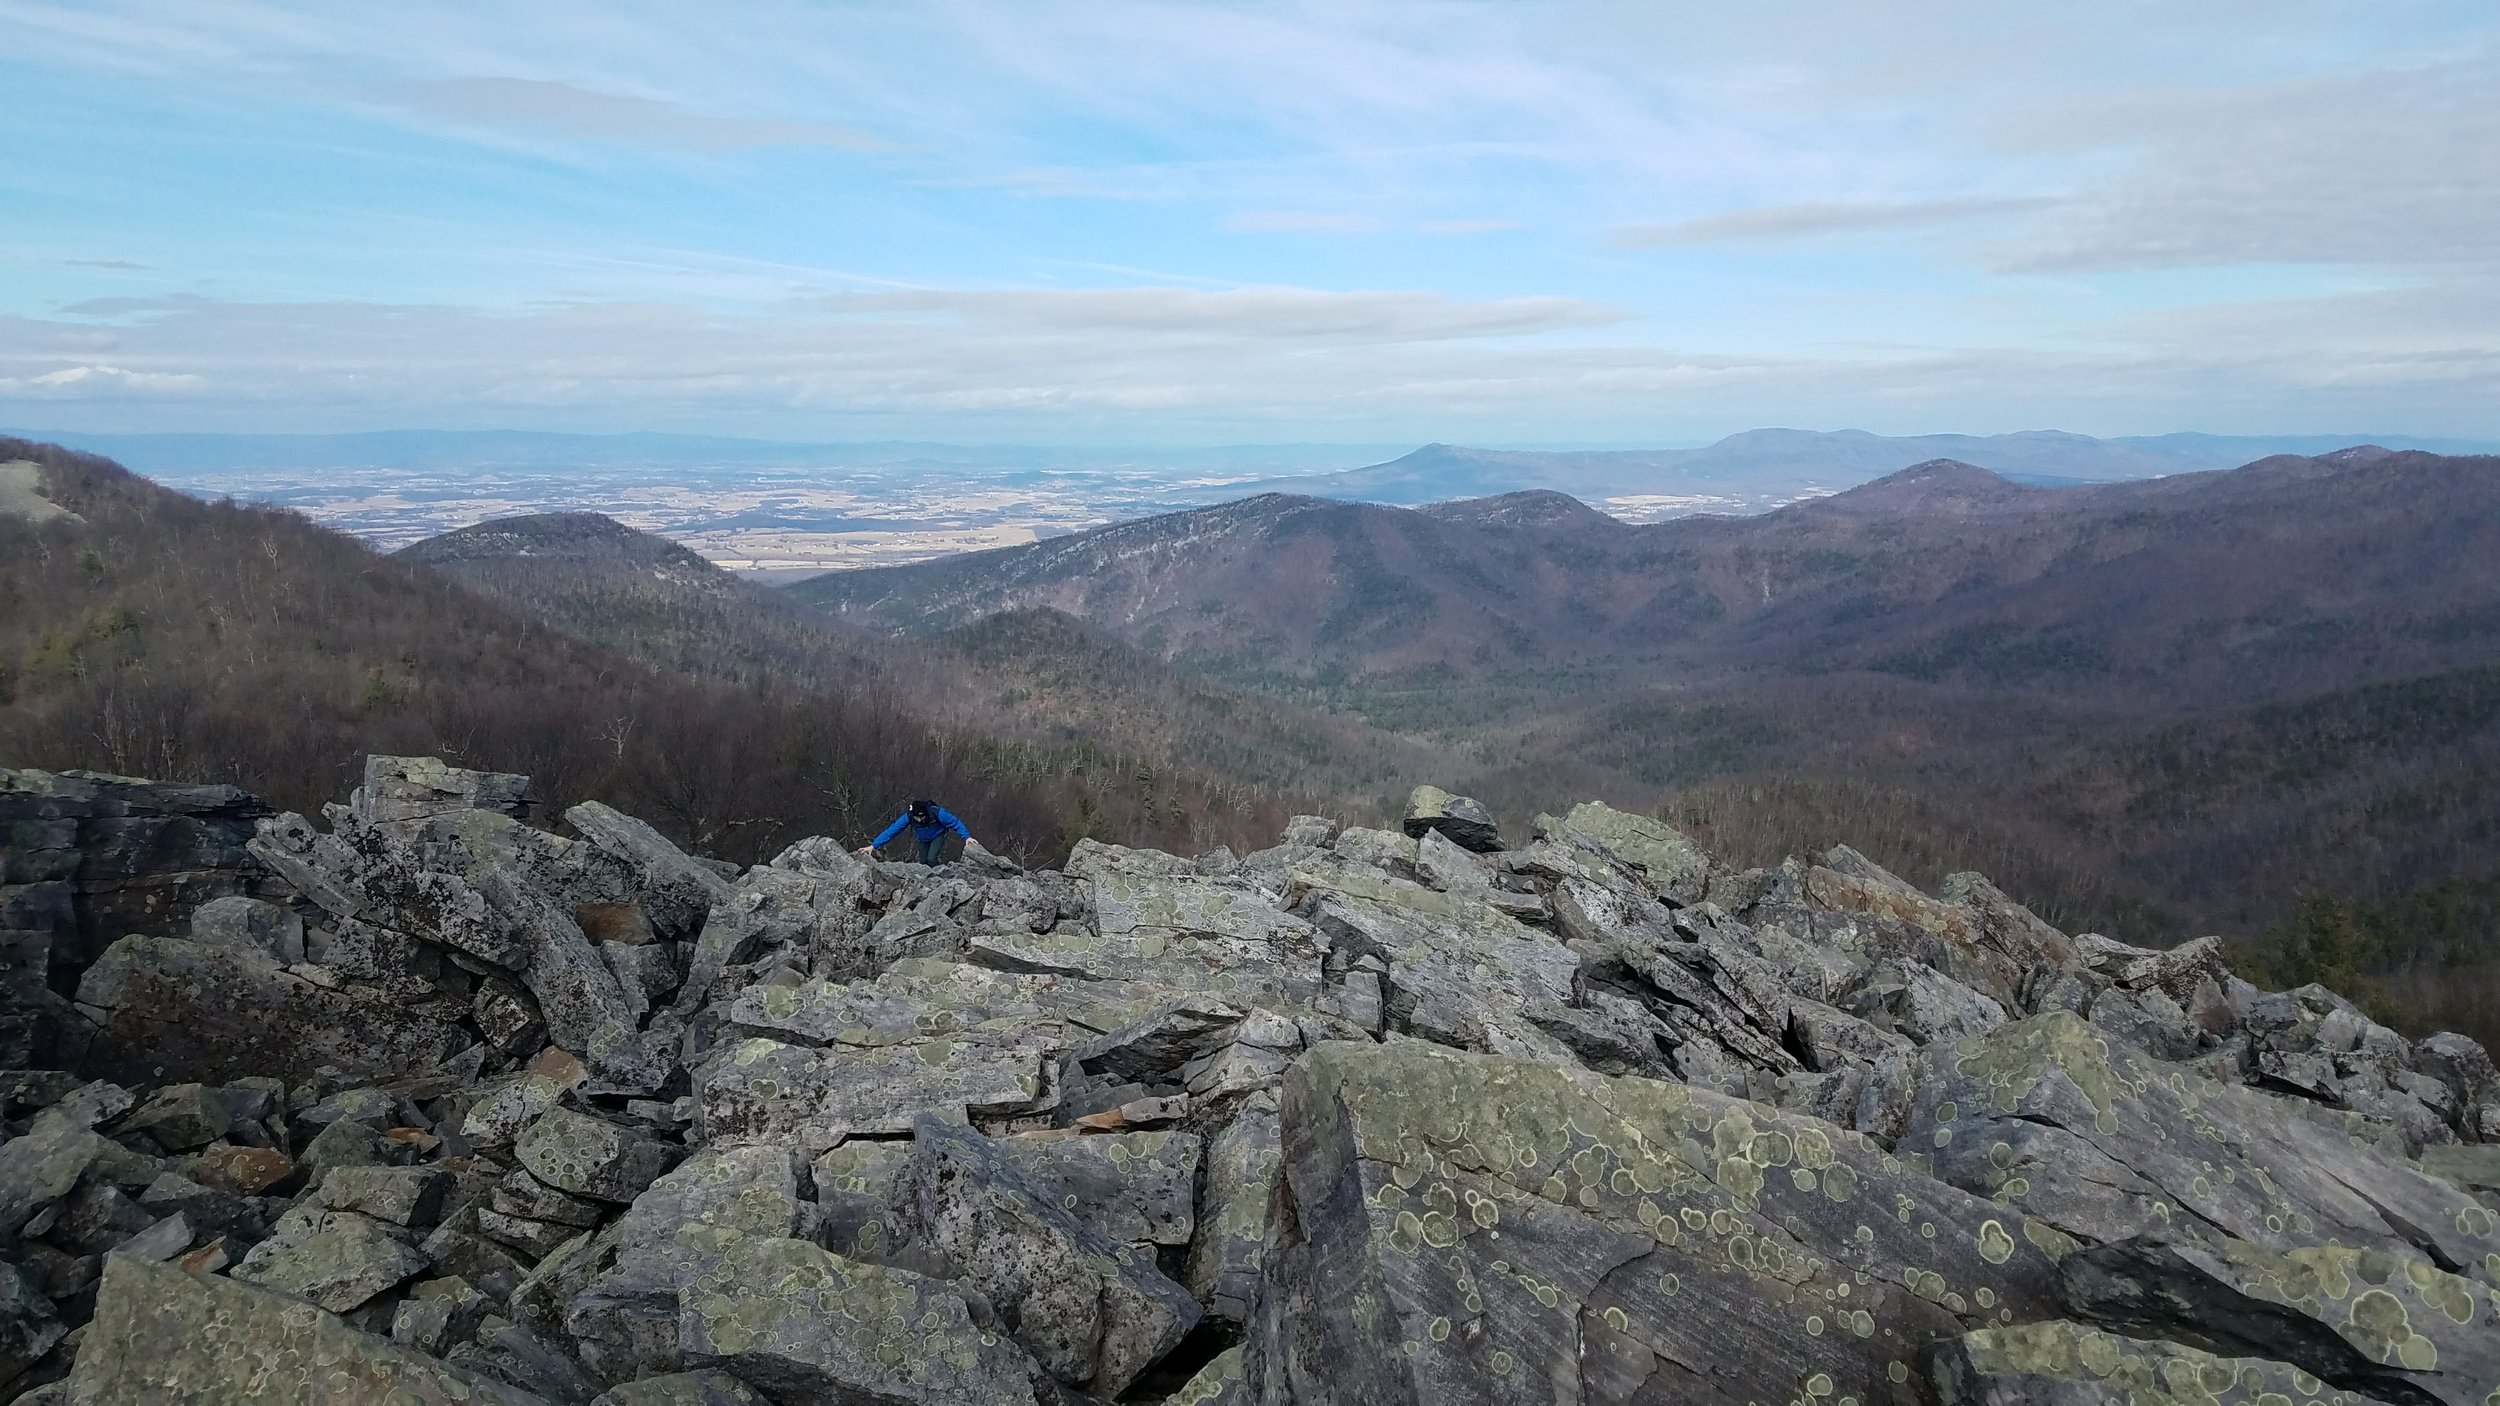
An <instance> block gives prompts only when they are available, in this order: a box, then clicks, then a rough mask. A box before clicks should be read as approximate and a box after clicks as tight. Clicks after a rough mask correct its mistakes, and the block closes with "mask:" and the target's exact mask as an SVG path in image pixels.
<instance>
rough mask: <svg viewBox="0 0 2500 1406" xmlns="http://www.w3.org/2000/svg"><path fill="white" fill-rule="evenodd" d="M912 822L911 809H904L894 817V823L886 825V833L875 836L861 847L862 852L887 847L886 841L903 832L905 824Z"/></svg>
mask: <svg viewBox="0 0 2500 1406" xmlns="http://www.w3.org/2000/svg"><path fill="white" fill-rule="evenodd" d="M910 823H911V812H910V811H904V812H903V813H902V814H901V815H898V816H896V817H894V823H893V824H891V825H888V826H887V827H885V833H884V834H882V835H879V836H878V837H877V838H875V839H873V840H870V841H869V842H868V843H867V844H866V845H865V846H863V847H861V849H860V853H862V854H866V853H868V852H869V851H870V850H877V849H883V848H885V842H886V841H888V840H890V839H893V838H894V837H895V836H897V835H899V834H901V833H903V827H904V826H905V825H907V824H910Z"/></svg>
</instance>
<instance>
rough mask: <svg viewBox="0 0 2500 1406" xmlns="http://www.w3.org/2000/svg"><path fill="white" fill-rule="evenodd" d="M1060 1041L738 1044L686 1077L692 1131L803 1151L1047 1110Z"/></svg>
mask: <svg viewBox="0 0 2500 1406" xmlns="http://www.w3.org/2000/svg"><path fill="white" fill-rule="evenodd" d="M1066 1043H1067V1036H1066V1034H1065V1033H1064V1032H1063V1030H1062V1029H1061V1028H1060V1027H1058V1026H1057V1025H1056V1024H1045V1025H1044V1026H1042V1027H1041V1028H1039V1029H1029V1030H1025V1029H1005V1030H996V1029H986V1028H984V1029H976V1030H971V1031H965V1032H962V1033H961V1034H957V1035H951V1036H941V1037H937V1038H934V1039H930V1040H926V1041H915V1042H913V1043H909V1044H896V1045H872V1046H865V1047H858V1046H849V1045H835V1046H832V1047H830V1048H826V1049H809V1048H806V1047H804V1046H798V1045H785V1044H781V1043H779V1042H778V1041H773V1040H763V1039H754V1040H742V1041H739V1042H738V1043H736V1044H734V1045H730V1046H726V1047H724V1048H723V1049H721V1050H720V1051H718V1052H716V1053H715V1054H714V1055H713V1057H712V1059H711V1060H710V1061H709V1062H707V1063H706V1064H705V1065H704V1066H703V1067H702V1068H701V1069H700V1070H698V1071H696V1074H695V1092H694V1097H695V1104H696V1117H697V1127H698V1129H699V1131H700V1132H701V1134H702V1136H703V1137H704V1138H705V1139H707V1140H709V1139H716V1138H793V1139H796V1141H797V1142H798V1144H799V1145H800V1146H802V1147H803V1148H804V1149H806V1150H807V1151H809V1152H811V1153H812V1152H818V1151H822V1150H824V1149H825V1148H829V1147H832V1146H834V1145H836V1144H838V1143H840V1142H841V1141H842V1139H844V1138H845V1137H850V1136H854V1135H860V1134H870V1133H889V1134H890V1133H901V1132H907V1131H909V1130H910V1128H911V1125H912V1120H913V1119H915V1118H916V1117H918V1116H919V1115H921V1114H922V1113H924V1112H932V1111H934V1112H938V1113H941V1114H944V1115H946V1116H948V1117H950V1118H954V1119H965V1118H970V1117H975V1116H983V1117H990V1116H1005V1115H1010V1114H1017V1113H1031V1112H1039V1111H1046V1110H1048V1109H1049V1108H1051V1107H1052V1106H1054V1105H1055V1104H1056V1103H1057V1101H1058V1060H1059V1055H1060V1053H1061V1052H1062V1050H1064V1049H1065V1047H1066Z"/></svg>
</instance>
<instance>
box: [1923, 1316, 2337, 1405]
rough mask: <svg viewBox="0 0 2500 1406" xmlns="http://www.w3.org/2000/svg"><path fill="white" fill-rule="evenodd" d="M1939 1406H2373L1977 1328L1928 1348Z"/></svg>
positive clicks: (2024, 1332) (2274, 1380)
mask: <svg viewBox="0 0 2500 1406" xmlns="http://www.w3.org/2000/svg"><path fill="white" fill-rule="evenodd" d="M1928 1372H1929V1377H1930V1380H1932V1382H1933V1383H1934V1385H1935V1390H1936V1398H1937V1401H1938V1406H2173V1403H2176V1404H2177V1406H2185V1403H2188V1402H2191V1401H2192V1402H2196V1403H2199V1404H2200V1406H2289V1403H2292V1402H2295V1401H2340V1402H2343V1403H2346V1406H2372V1403H2374V1402H2377V1401H2378V1400H2379V1398H2376V1397H2370V1396H2353V1395H2350V1394H2347V1393H2343V1392H2334V1393H2332V1394H2328V1393H2325V1392H2324V1390H2323V1388H2322V1384H2321V1383H2320V1382H2319V1381H2318V1379H2317V1378H2316V1377H2313V1376H2311V1375H2309V1374H2308V1373H2307V1372H2304V1371H2302V1370H2300V1369H2299V1368H2297V1367H2294V1366H2291V1365H2289V1364H2287V1363H2282V1362H2270V1361H2266V1360H2264V1359H2262V1358H2252V1357H2217V1356H2215V1355H2214V1354H2213V1353H2210V1352H2204V1351H2201V1350H2199V1349H2196V1348H2193V1347H2183V1346H2181V1345H2179V1344H2177V1343H2171V1342H2159V1341H2145V1340H2141V1339H2137V1338H2130V1337H2121V1336H2119V1335H2117V1334H2115V1333H2109V1332H2105V1331H2103V1330H2101V1329H2098V1328H2092V1327H2088V1326H2085V1325H2083V1324H2079V1323H2068V1322H2064V1321H2052V1322H2047V1323H2016V1324H2013V1325H2011V1326H2008V1327H2002V1328H1981V1329H1979V1330H1977V1331H1975V1332H1970V1333H1965V1334H1963V1335H1962V1336H1961V1337H1958V1338H1951V1339H1947V1340H1946V1341H1944V1342H1942V1343H1939V1344H1937V1345H1936V1347H1935V1349H1934V1351H1933V1352H1932V1354H1931V1355H1930V1358H1929V1362H1928Z"/></svg>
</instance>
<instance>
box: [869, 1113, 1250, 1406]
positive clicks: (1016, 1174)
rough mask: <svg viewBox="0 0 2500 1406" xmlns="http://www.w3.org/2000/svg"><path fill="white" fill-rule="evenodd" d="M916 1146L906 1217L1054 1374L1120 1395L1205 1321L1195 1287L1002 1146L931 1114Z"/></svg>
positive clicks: (898, 1206) (899, 1210)
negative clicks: (1092, 1224) (1062, 1198)
mask: <svg viewBox="0 0 2500 1406" xmlns="http://www.w3.org/2000/svg"><path fill="white" fill-rule="evenodd" d="M913 1142H914V1146H913V1149H912V1156H911V1160H910V1161H909V1162H907V1163H906V1164H905V1165H904V1167H903V1169H902V1171H901V1172H900V1173H898V1174H897V1176H896V1178H895V1186H894V1200H895V1210H896V1214H897V1216H898V1218H899V1219H900V1220H901V1221H902V1222H903V1223H904V1225H905V1226H906V1228H907V1229H908V1230H909V1231H910V1232H911V1233H912V1235H913V1236H914V1237H915V1238H916V1239H917V1240H919V1241H920V1242H921V1243H922V1244H925V1245H927V1246H929V1247H930V1248H931V1249H933V1250H935V1251H936V1252H937V1253H938V1254H941V1255H944V1256H946V1257H947V1258H948V1259H950V1260H951V1261H953V1262H954V1264H955V1265H956V1267H957V1268H958V1269H960V1270H961V1271H962V1272H963V1275H964V1279H965V1282H967V1283H969V1284H971V1285H972V1286H974V1287H975V1288H977V1289H978V1290H980V1292H981V1293H982V1295H983V1296H984V1297H985V1298H986V1299H987V1300H988V1301H989V1302H990V1304H991V1305H993V1306H994V1307H996V1308H997V1310H998V1312H999V1315H1000V1318H1001V1319H1002V1321H1004V1322H1005V1323H1006V1324H1007V1325H1008V1328H1009V1331H1010V1332H1011V1333H1012V1334H1013V1335H1014V1337H1015V1339H1016V1341H1017V1342H1019V1343H1021V1344H1023V1346H1024V1348H1025V1350H1026V1351H1028V1352H1030V1353H1032V1354H1033V1357H1034V1360H1035V1361H1037V1362H1039V1363H1040V1364H1041V1365H1042V1367H1043V1369H1044V1370H1045V1371H1048V1372H1049V1373H1050V1374H1051V1375H1052V1376H1053V1377H1056V1378H1057V1379H1058V1380H1060V1381H1062V1382H1065V1383H1067V1384H1069V1385H1071V1386H1079V1387H1083V1388H1084V1389H1086V1390H1088V1391H1090V1392H1092V1393H1094V1394H1095V1395H1097V1396H1102V1397H1116V1396H1118V1395H1119V1394H1120V1393H1121V1392H1123V1391H1125V1390H1127V1389H1128V1386H1129V1384H1130V1383H1132V1382H1134V1381H1135V1380H1136V1379H1137V1377H1138V1375H1139V1374H1140V1373H1142V1372H1144V1371H1145V1370H1146V1369H1147V1368H1148V1367H1151V1366H1153V1365H1154V1364H1155V1362H1156V1361H1157V1360H1158V1359H1160V1358H1161V1357H1162V1356H1163V1355H1164V1354H1165V1353H1167V1352H1169V1351H1171V1350H1172V1348H1173V1347H1174V1346H1175V1345H1177V1344H1178V1343H1179V1342H1180V1340H1181V1339H1182V1338H1183V1337H1185V1336H1187V1335H1188V1333H1189V1330H1190V1329H1192V1328H1194V1327H1196V1326H1197V1325H1198V1319H1199V1317H1200V1312H1201V1311H1200V1309H1199V1307H1198V1304H1197V1302H1196V1301H1195V1300H1193V1299H1191V1298H1190V1297H1189V1294H1188V1291H1187V1290H1184V1289H1183V1288H1181V1286H1179V1285H1178V1284H1175V1283H1173V1282H1172V1281H1171V1280H1169V1279H1166V1278H1164V1277H1163V1276H1162V1275H1161V1274H1160V1273H1158V1272H1157V1271H1156V1270H1155V1268H1154V1265H1153V1263H1152V1262H1151V1260H1149V1259H1148V1258H1147V1257H1146V1256H1144V1255H1141V1254H1139V1253H1137V1252H1136V1251H1134V1250H1132V1249H1130V1248H1129V1247H1128V1246H1127V1245H1123V1244H1120V1243H1119V1242H1117V1241H1113V1240H1109V1239H1106V1238H1104V1237H1103V1236H1101V1235H1099V1234H1096V1233H1095V1232H1094V1231H1092V1230H1090V1229H1088V1228H1087V1227H1086V1226H1085V1225H1084V1224H1083V1223H1082V1222H1080V1221H1079V1220H1078V1219H1077V1218H1076V1217H1075V1216H1074V1215H1073V1214H1071V1213H1070V1212H1069V1210H1068V1209H1067V1208H1066V1207H1065V1206H1063V1205H1062V1204H1060V1202H1059V1201H1058V1200H1057V1199H1055V1198H1054V1197H1052V1196H1051V1195H1050V1193H1049V1191H1048V1190H1047V1189H1046V1188H1045V1187H1043V1186H1042V1185H1039V1184H1037V1182H1036V1180H1035V1179H1034V1178H1032V1177H1031V1176H1029V1175H1027V1174H1026V1173H1025V1172H1024V1171H1023V1170H1022V1169H1021V1168H1019V1167H1018V1166H1017V1165H1016V1161H1015V1159H1014V1158H1013V1157H1011V1156H1009V1155H1008V1154H1007V1152H1006V1151H1005V1150H1004V1149H1002V1148H1000V1147H999V1146H997V1145H996V1144H995V1143H993V1142H992V1141H991V1140H990V1139H988V1138H985V1137H983V1136H981V1135H980V1134H979V1133H977V1132H973V1131H971V1130H970V1129H966V1128H958V1127H951V1126H949V1125H947V1124H944V1123H941V1122H939V1121H937V1120H936V1119H934V1118H923V1119H921V1120H920V1122H919V1124H918V1125H917V1126H916V1127H914V1129H913Z"/></svg>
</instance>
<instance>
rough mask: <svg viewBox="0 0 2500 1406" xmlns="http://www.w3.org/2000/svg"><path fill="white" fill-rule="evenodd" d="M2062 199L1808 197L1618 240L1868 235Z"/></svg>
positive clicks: (2027, 209) (1624, 231)
mask: <svg viewBox="0 0 2500 1406" xmlns="http://www.w3.org/2000/svg"><path fill="white" fill-rule="evenodd" d="M2058 203H2059V202H2058V201H2057V200H2055V199H2052V198H2049V197H2046V196H2024V197H1994V198H1962V199H1954V200H1898V201H1864V202H1857V203H1849V202H1840V201H1809V202H1805V203H1801V204H1795V205H1766V206H1761V207H1757V208H1755V209H1750V210H1726V211H1722V212H1720V213H1718V214H1715V215H1703V216H1700V217H1698V218H1695V219H1690V220H1677V221H1673V222H1671V223H1665V224H1634V225H1623V226H1620V227H1618V228H1617V229H1616V230H1615V231H1614V242H1615V243H1616V244H1617V245H1620V246H1622V247H1624V248H1627V249H1670V248H1680V247H1685V246H1689V245H1696V244H1756V243H1765V242H1769V241H1775V240H1791V239H1815V238H1821V237H1825V236H1835V235H1850V234H1868V233H1876V232H1881V231H1887V230H1897V229H1918V228H1924V227H1928V226H1933V225H1950V224H1960V223H1963V222H1965V221H1969V220H1982V219H1990V218H1994V217H1997V216H2002V215H2021V214H2029V213H2031V212H2034V211H2038V210H2046V209H2050V208H2052V207H2054V206H2056V205H2057V204H2058Z"/></svg>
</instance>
